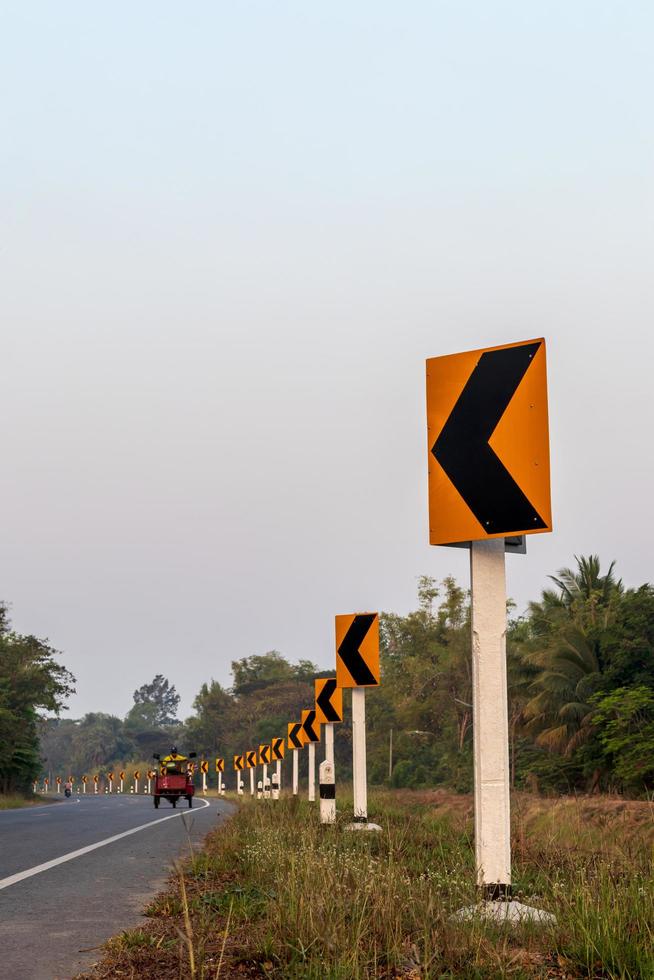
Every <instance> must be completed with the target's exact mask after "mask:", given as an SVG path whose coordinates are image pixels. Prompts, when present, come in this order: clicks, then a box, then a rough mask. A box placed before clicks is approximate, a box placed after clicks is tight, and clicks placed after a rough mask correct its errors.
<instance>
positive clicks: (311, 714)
mask: <svg viewBox="0 0 654 980" xmlns="http://www.w3.org/2000/svg"><path fill="white" fill-rule="evenodd" d="M315 722H316V712H315V711H314V709H313V708H311V710H310V711H308V712H307V716H306V718H305V719H304V723H303V725H302V727H303V728H304V731H305V732H306V736H307V738H308V739H309V741H310V742H319V741H320V735H319V733H318V732H317V731H316V730H315V728H314V727H313V726H314V724H315Z"/></svg>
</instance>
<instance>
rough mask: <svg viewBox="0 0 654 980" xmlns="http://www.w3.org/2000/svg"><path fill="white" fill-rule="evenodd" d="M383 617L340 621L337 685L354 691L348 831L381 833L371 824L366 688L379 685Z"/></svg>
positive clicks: (363, 615)
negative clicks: (351, 820)
mask: <svg viewBox="0 0 654 980" xmlns="http://www.w3.org/2000/svg"><path fill="white" fill-rule="evenodd" d="M379 677H380V672H379V616H378V614H377V613H352V614H350V615H344V616H337V617H336V683H337V685H338V687H339V688H344V687H349V688H351V689H352V781H353V789H354V823H351V824H348V830H381V827H380V826H379V824H376V823H369V822H368V774H367V767H366V688H367V687H377V686H378V684H379Z"/></svg>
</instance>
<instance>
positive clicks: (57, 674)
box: [0, 603, 75, 796]
mask: <svg viewBox="0 0 654 980" xmlns="http://www.w3.org/2000/svg"><path fill="white" fill-rule="evenodd" d="M56 657H57V652H56V650H54V649H53V648H52V647H51V646H49V645H48V643H47V641H46V640H39V639H37V637H35V636H21V635H19V634H18V633H15V632H13V631H12V630H11V629H10V623H9V618H8V616H7V608H6V606H5V605H3V604H2V603H0V793H2V794H4V795H6V796H11V794H16V793H18V794H21V793H24V792H27V791H28V789H29V788H30V786H31V783H32V780H33V779H34V778H35V776H36V775H37V773H38V772H39V770H40V768H41V761H40V755H39V718H40V712H43V711H55V712H58V711H59V710H60V709H61V707H62V706H63V704H64V702H65V700H66V698H67V697H68V695H69V694H71V693H72V691H73V687H72V685H73V683H74V680H75V679H74V677H72V676H71V674H70V673H69V672H68V671H67V670H66V669H65V667H62V666H61V664H59V663H58V662H57V659H56Z"/></svg>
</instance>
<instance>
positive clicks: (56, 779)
mask: <svg viewBox="0 0 654 980" xmlns="http://www.w3.org/2000/svg"><path fill="white" fill-rule="evenodd" d="M55 782H56V784H57V792H58V793H61V776H57V777H56V778H55Z"/></svg>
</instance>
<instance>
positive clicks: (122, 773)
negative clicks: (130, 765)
mask: <svg viewBox="0 0 654 980" xmlns="http://www.w3.org/2000/svg"><path fill="white" fill-rule="evenodd" d="M118 776H119V779H120V792H121V793H122V792H123V789H124V788H125V773H124V772H120V773H119V774H118Z"/></svg>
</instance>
